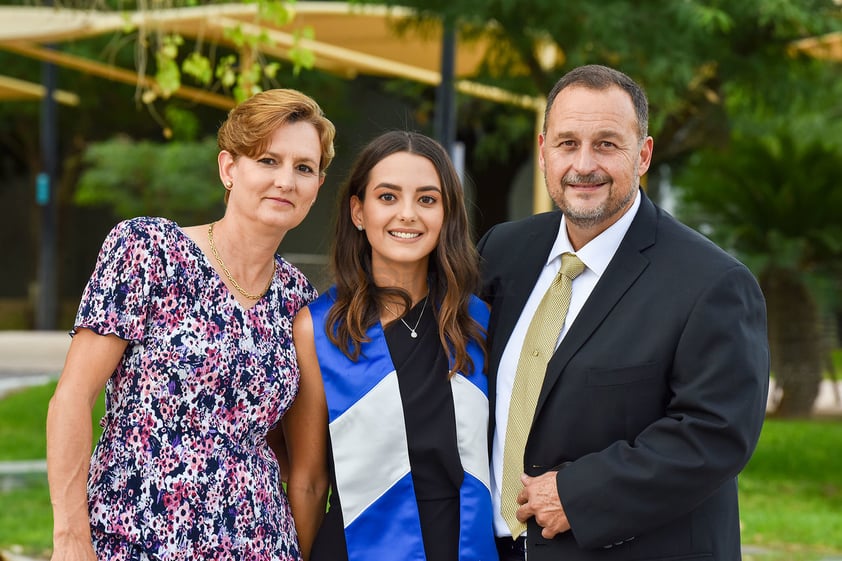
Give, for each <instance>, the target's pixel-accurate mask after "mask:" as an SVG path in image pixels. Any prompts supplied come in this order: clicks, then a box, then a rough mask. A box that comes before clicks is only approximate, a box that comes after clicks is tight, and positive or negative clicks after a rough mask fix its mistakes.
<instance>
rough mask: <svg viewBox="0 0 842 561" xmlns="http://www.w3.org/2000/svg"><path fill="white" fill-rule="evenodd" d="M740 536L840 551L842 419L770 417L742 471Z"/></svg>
mask: <svg viewBox="0 0 842 561" xmlns="http://www.w3.org/2000/svg"><path fill="white" fill-rule="evenodd" d="M739 481H740V514H741V516H740V518H741V520H742V523H743V542H744V543H748V544H756V545H762V546H766V547H770V548H773V549H789V550H791V551H792V552H793V554H794V553H796V552H798V551H803V550H806V549H810V550H813V551H819V552H826V553H836V554H839V552H842V419H825V420H811V421H789V420H778V419H769V420H767V421H766V424H765V425H764V427H763V433H762V434H761V436H760V443H759V444H758V446H757V450H756V451H755V453H754V456H753V457H752V459H751V461H750V462H749V464H748V466H747V467H746V469H745V470H744V471H743V473H742V474H741V475H740V480H739Z"/></svg>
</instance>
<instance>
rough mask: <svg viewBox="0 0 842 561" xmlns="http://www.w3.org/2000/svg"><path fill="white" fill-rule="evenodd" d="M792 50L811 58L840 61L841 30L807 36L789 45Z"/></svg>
mask: <svg viewBox="0 0 842 561" xmlns="http://www.w3.org/2000/svg"><path fill="white" fill-rule="evenodd" d="M790 47H791V49H792V50H793V51H800V52H803V53H806V54H808V55H809V56H811V57H813V58H819V59H825V60H835V61H842V32H839V31H837V32H835V33H828V34H826V35H820V36H818V37H808V38H806V39H801V40H799V41H795V42H793V43H792V44H791V45H790Z"/></svg>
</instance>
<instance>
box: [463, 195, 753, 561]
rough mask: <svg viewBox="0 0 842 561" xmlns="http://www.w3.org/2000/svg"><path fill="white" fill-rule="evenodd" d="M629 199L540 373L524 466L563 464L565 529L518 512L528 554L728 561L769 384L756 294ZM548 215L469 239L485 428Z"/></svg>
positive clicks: (699, 241)
mask: <svg viewBox="0 0 842 561" xmlns="http://www.w3.org/2000/svg"><path fill="white" fill-rule="evenodd" d="M641 197H642V201H641V205H640V209H639V211H638V213H637V215H636V216H635V218H634V220H633V222H632V224H631V226H630V228H629V230H628V232H627V234H626V236H625V237H624V239H623V241H622V242H621V244H620V246H619V248H618V250H617V253H616V254H615V255H614V257H613V259H612V260H611V262H610V264H609V265H608V268H607V269H606V271H605V273H604V274H603V276H602V277H601V278H600V280H599V282H598V283H597V285H596V286H595V288H594V290H593V292H592V293H591V295H590V296H589V298H588V300H587V302H586V303H585V305H584V307H583V308H582V310H581V311H580V312H579V315H578V317H577V318H576V320H575V321H574V322H573V324H572V325H571V326H570V328H569V331H568V332H567V334H566V335H565V338H564V339H563V340H562V342H561V345H560V346H559V348H558V349H557V350H556V352H555V354H554V355H553V357H552V359H551V360H550V363H549V365H548V367H547V371H546V375H545V378H544V384H543V387H542V389H541V393H540V395H539V398H538V405H537V408H536V411H535V417H534V420H533V425H532V429H531V432H530V435H529V438H528V441H527V444H526V450H525V454H524V466H525V471H526V473H527V474H529V475H538V474H540V473H543V472H546V471H549V470H551V469H553V467H554V466H558V465H561V464H565V467H563V468H562V469H561V470H560V471H559V472H558V477H557V485H558V492H559V496H560V498H561V502H562V505H563V506H564V509H565V512H566V514H567V516H568V519H569V521H570V524H571V527H572V531H570V532H565V533H564V534H562V535H560V536H557V537H556V538H555V539H552V540H545V539H543V538H542V537H541V533H540V528H539V527H538V526H537V524H536V523H535V521H534V519H531V520H530V521H529V524H528V531H527V532H528V533H527V547H528V557H529V560H530V561H542V560H563V561H579V560H582V561H585V560H608V559H610V560H625V559H628V560H638V561H639V560H648V559H658V560H661V561H665V560H672V559H675V560H677V559H681V560H682V561H687V560H695V559H714V560H723V561H725V560H727V561H732V560H735V559H739V558H740V531H739V514H738V509H737V483H736V476H737V474H738V473H739V471H740V470H741V469H742V468H743V466H744V465H745V464H746V462H747V461H748V459H749V457H750V456H751V454H752V452H753V450H754V447H755V445H756V443H757V439H758V437H759V434H760V428H761V425H762V422H763V419H764V415H765V406H766V397H767V391H768V381H769V353H768V342H767V341H768V340H767V335H766V309H765V303H764V299H763V296H762V294H761V292H760V289H759V287H758V285H757V282H756V280H755V278H754V276H753V275H752V274H751V273H750V272H749V271H748V270H747V269H746V267H745V266H743V265H742V264H741V263H739V262H738V261H737V260H735V259H734V258H733V257H731V256H729V255H728V254H727V253H725V252H724V251H722V250H721V249H719V248H718V247H716V246H715V245H714V244H713V243H711V242H710V241H709V240H708V239H706V238H705V237H703V236H702V235H700V234H698V233H697V232H695V231H693V230H691V229H690V228H687V227H686V226H684V225H682V224H680V223H679V222H678V221H676V220H675V219H674V218H672V217H671V216H669V215H668V214H667V213H665V212H663V211H662V210H660V209H659V208H657V207H656V206H655V205H654V204H653V203H652V202H651V201H650V200H649V199H648V198H646V196H645V195H643V194H642V193H641ZM560 220H561V213H560V212H551V213H546V214H541V215H537V216H533V217H530V218H527V219H524V220H521V221H518V222H511V223H505V224H500V225H498V226H495V227H494V228H492V229H491V230H490V231H489V232H488V233H487V234H486V235H485V236H484V237H483V239H482V240H481V241H480V243H479V250H480V253H481V255H482V258H483V268H484V270H483V293H484V297H485V299H486V300H487V302H488V303H489V304H491V310H492V311H491V320H490V325H489V343H490V349H489V351H490V352H489V369H490V392H491V395H490V400H491V404H492V405H491V406H492V415H491V419H492V423H493V420H494V406H495V400H496V380H497V368H498V366H499V364H500V357H501V355H502V353H503V349H504V347H505V345H506V343H507V341H508V339H509V336H510V335H511V332H512V330H513V329H514V326H515V323H516V322H517V320H518V317H519V316H520V313H521V310H522V308H523V306H524V304H525V303H526V300H527V299H528V297H529V294H530V292H531V291H532V287H533V285H534V283H535V281H536V279H537V278H538V275H539V273H540V271H541V269H542V267H543V265H544V263H545V262H546V259H547V257H548V255H549V251H550V249H551V247H552V245H553V242H554V241H555V238H556V234H557V232H558V228H559V224H560ZM491 430H492V431H493V426H492V429H491Z"/></svg>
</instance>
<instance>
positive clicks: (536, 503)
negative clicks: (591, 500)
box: [517, 471, 570, 540]
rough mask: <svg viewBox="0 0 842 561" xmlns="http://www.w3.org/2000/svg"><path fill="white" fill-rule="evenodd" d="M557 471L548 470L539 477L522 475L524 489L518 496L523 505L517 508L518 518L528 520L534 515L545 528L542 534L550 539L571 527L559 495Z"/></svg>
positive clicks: (522, 520)
mask: <svg viewBox="0 0 842 561" xmlns="http://www.w3.org/2000/svg"><path fill="white" fill-rule="evenodd" d="M557 473H558V472H557V471H548V472H547V473H543V474H541V475H539V476H538V477H529V476H528V475H526V474H523V475H521V476H520V480H521V481H522V482H523V490H521V492H520V493H519V494H518V496H517V502H518V504H520V505H521V506H520V508H518V509H517V519H518V520H520V521H521V522H526V521H527V520H528V519H529V518H530V517H532V516H534V517H535V522H537V523H538V526H540V527H541V528H543V530H541V536H543V537H544V538H545V539H548V540H550V539H552V538H554V537H555V536H556V535H558V534H561V533H564V532H566V531H568V530H569V529H570V523H569V522H568V521H567V515H566V514H564V507H563V506H561V499H560V498H559V497H558V488H557V487H556V481H555V476H556V474H557Z"/></svg>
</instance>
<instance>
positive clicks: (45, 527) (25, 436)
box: [0, 382, 105, 558]
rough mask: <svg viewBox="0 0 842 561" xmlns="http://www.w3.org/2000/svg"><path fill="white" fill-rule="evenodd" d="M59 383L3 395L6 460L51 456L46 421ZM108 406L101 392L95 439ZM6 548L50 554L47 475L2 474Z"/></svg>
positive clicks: (0, 542)
mask: <svg viewBox="0 0 842 561" xmlns="http://www.w3.org/2000/svg"><path fill="white" fill-rule="evenodd" d="M55 387H56V385H55V382H52V383H49V384H45V385H43V386H36V387H32V388H27V389H25V390H22V391H19V392H16V393H13V394H11V395H9V396H7V397H5V398H3V399H0V462H8V461H15V460H43V459H44V458H45V457H46V455H47V447H46V438H45V433H44V426H45V423H46V419H47V405H48V404H49V402H50V397H51V396H52V395H53V391H54V390H55ZM104 411H105V405H104V403H103V399H102V397H100V399H99V401H98V402H97V405H96V406H95V407H94V411H93V415H92V417H93V422H94V425H93V428H94V438H99V434H100V432H101V429H100V427H99V424H98V422H99V419H100V418H101V417H102V415H103V413H104ZM0 505H3V506H2V508H0V549H6V550H9V549H13V548H14V549H17V547H22V551H23V552H24V553H27V554H31V555H34V556H38V557H44V558H48V557H49V550H50V549H51V548H52V543H53V532H52V525H53V515H52V509H51V508H50V493H49V489H48V487H47V475H46V474H44V473H39V474H26V475H15V476H6V477H0Z"/></svg>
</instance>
